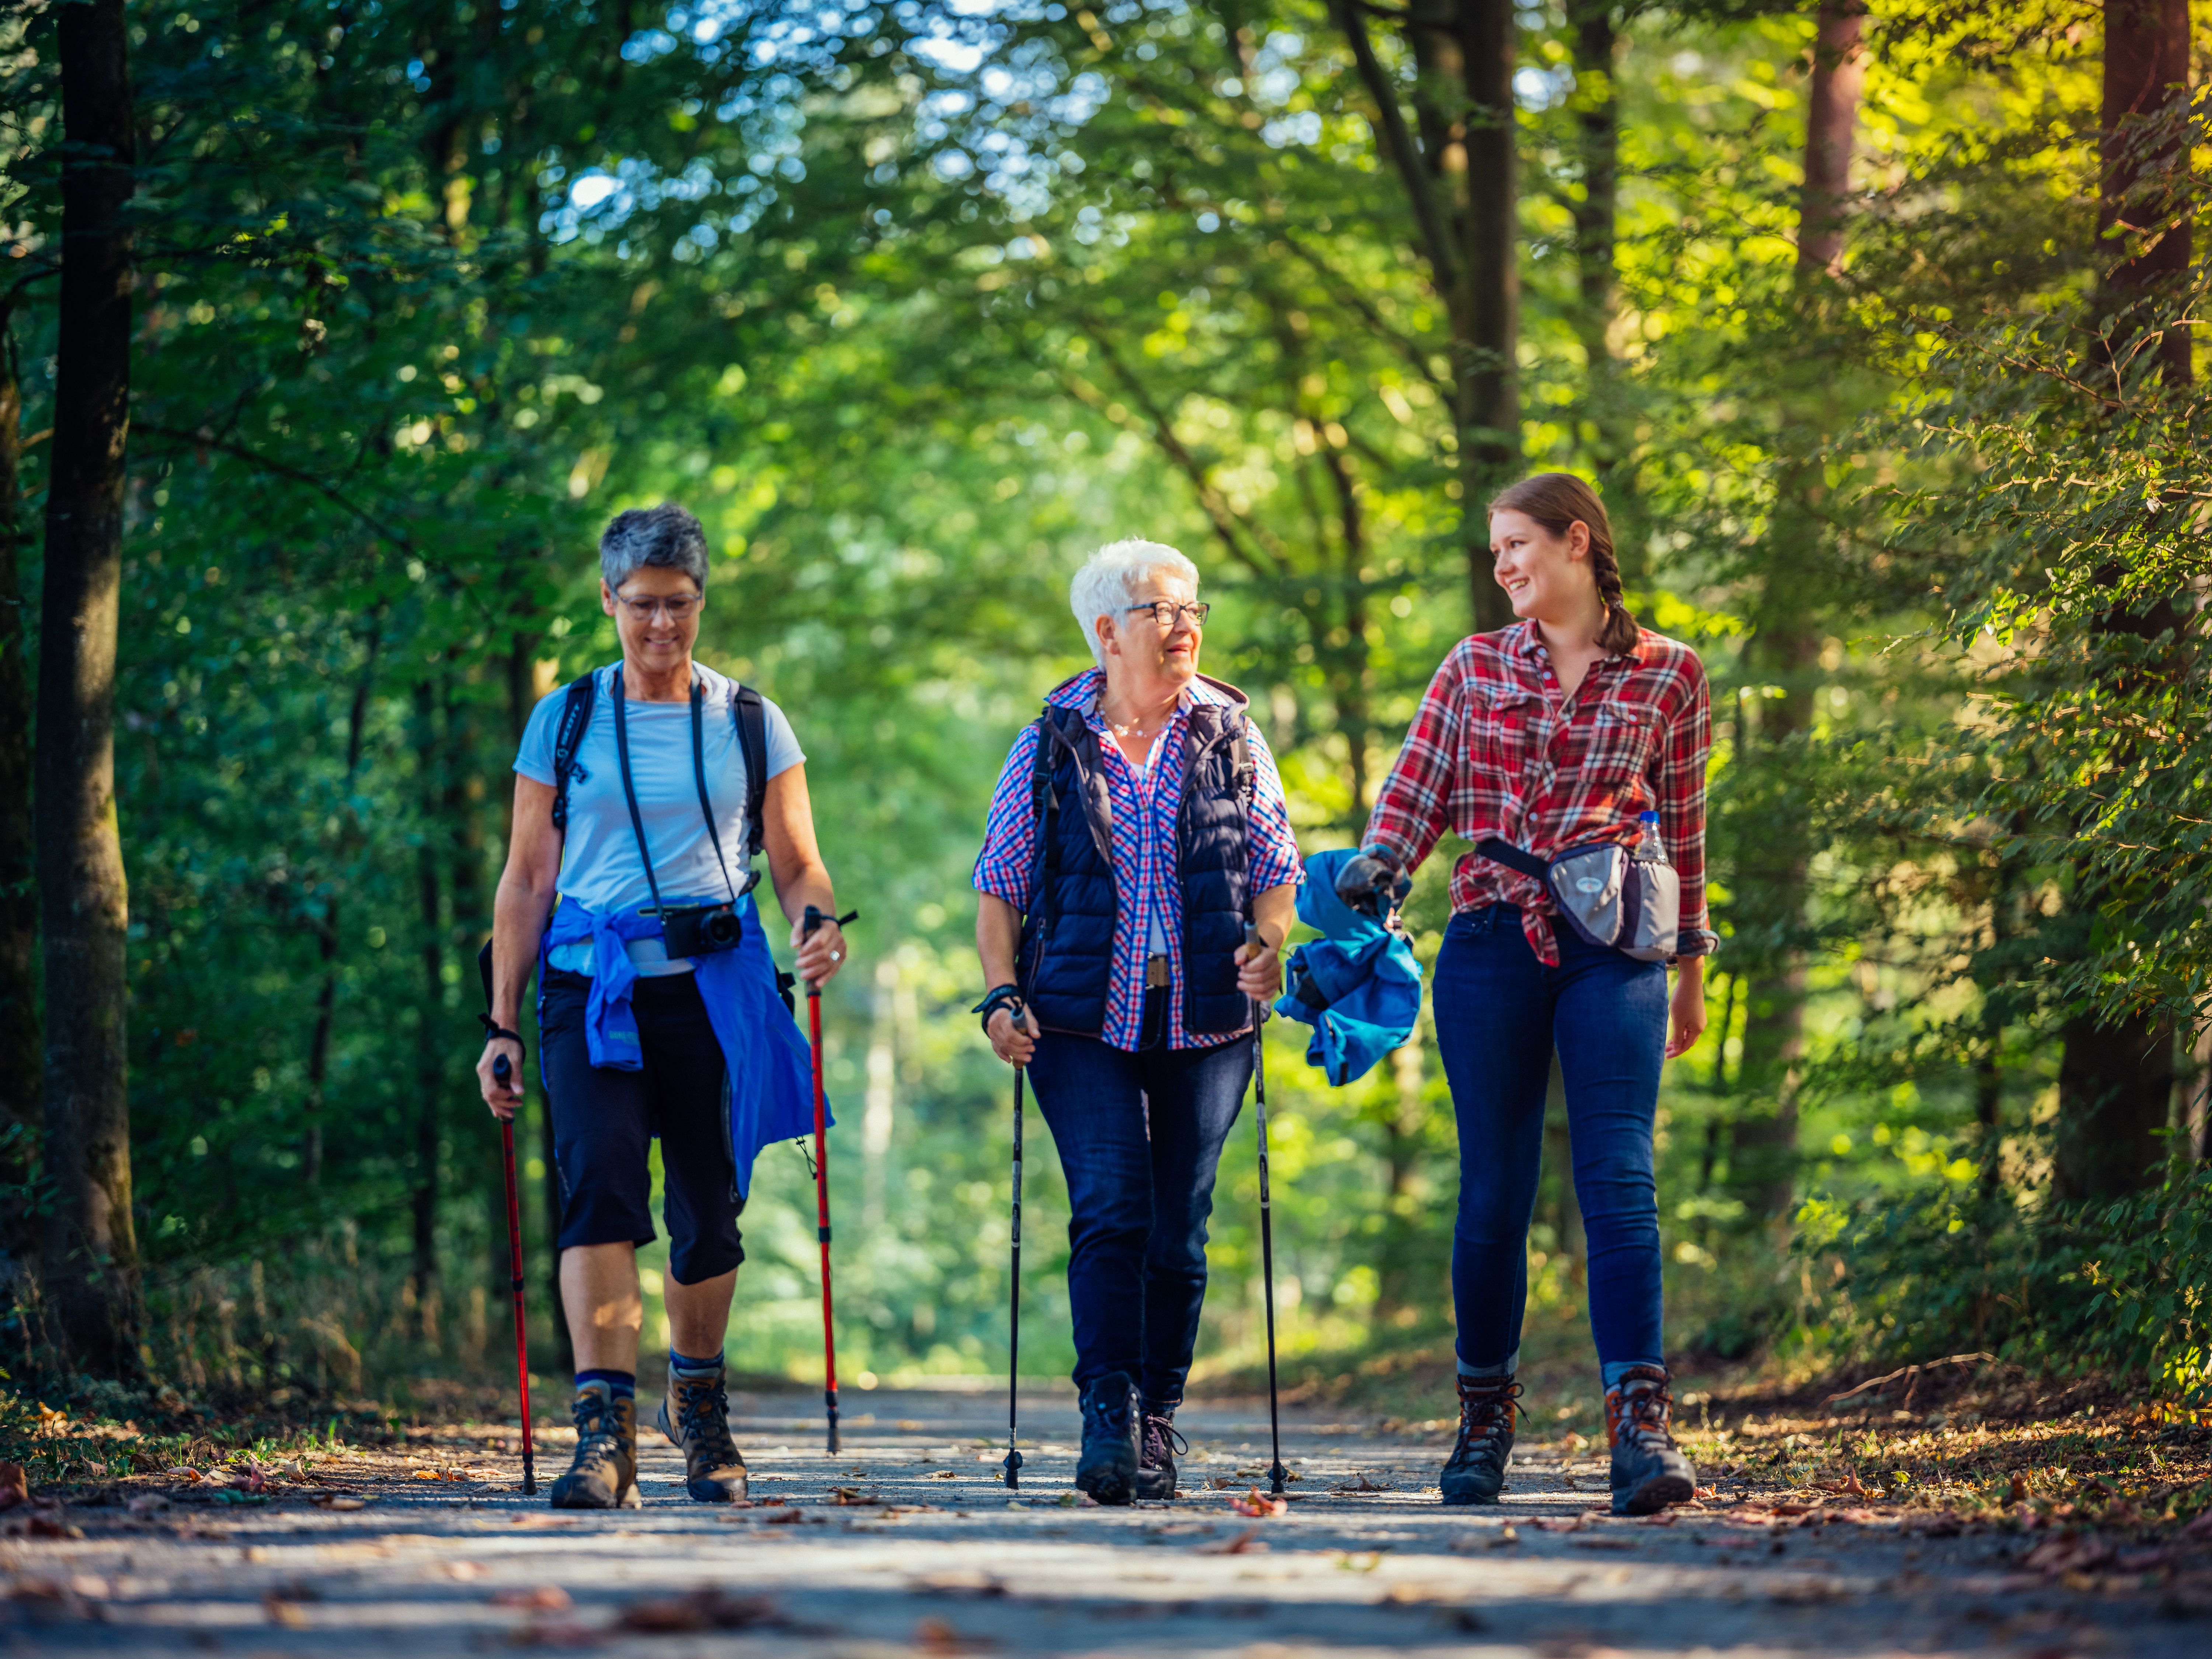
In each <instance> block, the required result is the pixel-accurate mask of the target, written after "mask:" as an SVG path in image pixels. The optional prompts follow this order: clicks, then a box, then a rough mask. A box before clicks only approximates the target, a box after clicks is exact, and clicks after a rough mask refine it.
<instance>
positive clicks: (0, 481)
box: [0, 309, 40, 1280]
mask: <svg viewBox="0 0 2212 1659" xmlns="http://www.w3.org/2000/svg"><path fill="white" fill-rule="evenodd" d="M12 321H13V319H12V318H11V317H10V316H9V313H8V312H6V311H5V310H4V309H0V800H4V801H10V802H19V801H20V802H27V801H28V800H29V799H31V683H30V678H29V673H28V671H27V667H26V665H25V662H24V651H25V647H26V643H27V632H26V630H25V629H24V627H23V587H22V579H21V570H20V562H19V559H18V550H19V547H20V545H21V535H22V531H21V525H22V503H23V490H22V465H21V461H22V441H23V398H22V388H21V383H20V382H19V381H18V380H17V379H16V376H15V334H14V331H13V327H12ZM38 949H39V890H38V884H37V882H36V881H35V880H34V879H33V871H32V850H31V818H30V815H29V814H28V813H27V812H24V811H7V812H0V1193H5V1194H16V1195H18V1196H12V1197H9V1199H7V1200H6V1201H4V1202H0V1280H4V1279H7V1278H9V1277H10V1276H12V1274H13V1273H14V1272H15V1271H17V1270H18V1269H17V1266H16V1264H19V1263H21V1262H24V1261H28V1260H29V1259H30V1257H31V1255H32V1254H33V1252H34V1251H35V1249H37V1246H38V1242H39V1238H38V1224H37V1221H36V1219H35V1216H36V1213H37V1212H36V1209H35V1206H33V1204H32V1203H31V1202H30V1188H31V1187H32V1184H33V1182H35V1181H36V1180H37V1179H38V1170H39V1139H40V1124H39V1117H40V1109H39V1070H40V1058H39V1004H38V961H37V957H38Z"/></svg>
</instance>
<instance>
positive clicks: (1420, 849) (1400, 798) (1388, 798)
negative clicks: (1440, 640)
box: [1360, 646, 1467, 873]
mask: <svg viewBox="0 0 2212 1659" xmlns="http://www.w3.org/2000/svg"><path fill="white" fill-rule="evenodd" d="M1466 685H1467V661H1466V647H1464V646H1462V647H1460V648H1459V649H1457V650H1455V651H1454V652H1453V653H1451V654H1450V655H1449V656H1448V657H1446V658H1445V659H1443V664H1442V665H1440V666H1439V667H1438V668H1437V671H1436V673H1435V675H1434V676H1433V677H1431V679H1430V681H1429V689H1428V690H1427V692H1426V693H1425V694H1424V695H1423V696H1422V698H1421V706H1420V708H1419V709H1417V710H1416V711H1415V712H1414V714H1413V726H1411V727H1410V728H1409V729H1408V730H1407V732H1406V742H1405V746H1404V747H1403V748H1401V749H1400V750H1399V751H1398V761H1397V763H1396V764H1395V766H1393V767H1392V768H1391V769H1390V775H1389V777H1387V778H1385V779H1383V787H1382V788H1381V789H1380V790H1379V791H1377V792H1376V796H1375V810H1374V811H1372V812H1370V814H1369V815H1368V818H1367V833H1366V834H1365V835H1364V836H1362V837H1361V842H1360V844H1361V845H1362V846H1365V847H1379V848H1383V850H1384V851H1386V852H1388V853H1389V854H1390V856H1391V857H1393V858H1394V859H1395V860H1397V861H1398V867H1399V868H1400V869H1401V870H1404V871H1406V872H1408V873H1411V872H1413V871H1414V870H1417V869H1419V867H1420V864H1421V860H1423V859H1425V858H1426V857H1428V855H1429V850H1430V849H1431V848H1433V847H1434V846H1435V845H1436V844H1437V837H1438V836H1441V835H1443V832H1444V828H1445V825H1446V823H1448V822H1449V811H1450V807H1451V794H1452V780H1453V777H1454V775H1455V770H1456V765H1457V763H1458V760H1459V757H1460V748H1461V744H1462V741H1463V739H1462V736H1461V733H1460V702H1461V699H1462V696H1463V694H1464V692H1465V690H1466Z"/></svg>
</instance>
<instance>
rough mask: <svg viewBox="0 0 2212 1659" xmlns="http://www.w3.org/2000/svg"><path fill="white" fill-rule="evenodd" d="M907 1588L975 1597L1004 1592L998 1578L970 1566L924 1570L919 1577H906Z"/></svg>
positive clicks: (938, 1593)
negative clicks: (936, 1570) (937, 1570)
mask: <svg viewBox="0 0 2212 1659" xmlns="http://www.w3.org/2000/svg"><path fill="white" fill-rule="evenodd" d="M907 1588H908V1589H913V1590H919V1591H921V1592H922V1593H924V1594H926V1595H962V1596H969V1597H973V1598H977V1599H981V1598H982V1597H984V1596H990V1595H1005V1594H1006V1586H1005V1585H1004V1584H1003V1583H1000V1582H999V1580H997V1579H996V1578H994V1577H992V1576H991V1575H990V1574H989V1573H987V1572H978V1571H975V1569H974V1568H972V1567H948V1568H946V1569H945V1571H942V1572H926V1573H923V1574H922V1575H921V1577H916V1578H910V1579H908V1581H907Z"/></svg>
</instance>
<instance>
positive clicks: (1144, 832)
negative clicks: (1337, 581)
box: [975, 668, 1305, 1051]
mask: <svg viewBox="0 0 2212 1659" xmlns="http://www.w3.org/2000/svg"><path fill="white" fill-rule="evenodd" d="M1105 689H1106V677H1105V675H1104V673H1103V672H1102V671H1099V670H1097V669H1095V668H1094V669H1092V670H1091V671H1090V672H1088V673H1086V674H1079V675H1077V676H1076V677H1075V678H1073V679H1072V680H1070V681H1068V682H1067V684H1065V685H1063V686H1060V688H1059V689H1058V690H1055V691H1054V692H1053V694H1052V695H1051V696H1049V697H1048V698H1046V699H1045V701H1046V702H1048V703H1050V704H1052V705H1053V706H1054V707H1055V708H1080V709H1082V710H1083V711H1084V714H1085V718H1086V719H1087V720H1089V722H1090V725H1091V730H1092V731H1093V732H1097V734H1098V752H1099V754H1100V755H1101V756H1102V757H1103V760H1104V763H1105V767H1106V790H1107V795H1108V798H1109V800H1110V801H1111V803H1112V805H1113V811H1114V897H1115V929H1114V970H1113V975H1112V977H1111V979H1110V980H1109V983H1108V986H1107V991H1106V1025H1105V1030H1103V1032H1102V1033H1101V1035H1102V1036H1103V1037H1104V1039H1105V1040H1106V1042H1108V1043H1109V1044H1110V1045H1111V1046H1112V1047H1114V1048H1121V1049H1127V1050H1131V1051H1133V1050H1134V1049H1135V1048H1136V1047H1137V1044H1138V1042H1139V1039H1140V1037H1141V1036H1142V1035H1143V1026H1144V1017H1145V959H1146V957H1147V956H1148V955H1149V954H1150V951H1149V950H1148V948H1147V945H1146V941H1147V939H1149V938H1150V937H1151V936H1152V929H1153V925H1154V923H1156V922H1157V923H1158V928H1159V931H1160V933H1162V934H1163V935H1164V938H1165V943H1166V947H1167V957H1168V973H1169V977H1170V981H1171V982H1172V983H1174V984H1176V985H1178V986H1179V985H1181V984H1182V882H1181V880H1180V879H1179V878H1178V872H1177V869H1176V815H1177V814H1178V812H1179V811H1181V809H1182V764H1181V762H1180V757H1181V756H1182V752H1183V740H1184V735H1185V732H1186V729H1187V728H1188V726H1189V724H1190V716H1189V713H1188V710H1189V708H1190V707H1191V705H1192V704H1193V703H1194V702H1225V701H1227V700H1226V699H1225V698H1224V697H1223V696H1221V695H1220V693H1218V692H1217V691H1215V690H1212V688H1211V687H1209V686H1207V685H1206V684H1204V683H1203V682H1201V681H1197V680H1194V681H1193V682H1192V683H1191V684H1190V685H1189V686H1188V688H1187V689H1186V690H1184V692H1183V695H1182V702H1181V703H1180V704H1178V705H1177V707H1176V712H1175V713H1174V714H1172V715H1171V716H1170V717H1169V720H1168V723H1167V726H1165V728H1164V729H1163V730H1162V732H1160V734H1159V736H1158V738H1157V739H1155V740H1154V742H1153V744H1152V754H1151V756H1150V757H1149V764H1147V765H1146V766H1145V767H1144V768H1143V769H1139V768H1138V767H1136V766H1133V765H1132V764H1131V763H1130V762H1129V760H1128V757H1127V756H1125V755H1123V754H1122V752H1121V747H1120V745H1119V744H1116V743H1115V741H1114V732H1113V728H1112V727H1111V726H1109V725H1108V724H1107V723H1106V720H1105V719H1104V717H1103V715H1101V714H1099V712H1098V699H1099V696H1100V695H1101V694H1102V693H1103V691H1104V690H1105ZM1245 729H1246V732H1247V733H1248V735H1249V742H1250V746H1251V751H1252V810H1251V814H1250V817H1249V823H1248V825H1247V829H1246V836H1247V840H1246V850H1247V854H1248V857H1249V861H1250V875H1249V880H1250V883H1251V890H1252V891H1253V892H1255V893H1263V892H1265V891H1267V889H1269V888H1270V887H1280V886H1282V885H1283V884H1285V882H1299V881H1304V879H1305V871H1304V867H1303V866H1302V865H1301V864H1300V862H1299V859H1298V842H1297V836H1296V834H1294V833H1293V832H1292V830H1291V815H1290V809H1289V808H1288V806H1286V805H1285V803H1284V800H1283V781H1282V778H1281V776H1280V775H1279V774H1278V773H1277V772H1276V770H1275V757H1274V756H1273V754H1271V753H1269V752H1268V749H1267V739H1266V738H1263V737H1261V735H1260V728H1259V726H1258V725H1257V724H1255V723H1254V722H1251V721H1247V722H1246V726H1245ZM1036 745H1037V729H1036V722H1035V721H1031V722H1030V724H1029V725H1027V726H1024V727H1023V728H1022V732H1021V736H1019V737H1018V738H1015V739H1014V747H1013V752H1012V754H1010V755H1008V756H1007V757H1006V769H1005V770H1004V771H1002V772H1000V774H999V787H998V788H997V789H995V790H994V791H993V792H992V795H991V815H990V817H989V819H988V820H987V822H986V823H985V825H984V828H983V850H982V852H981V854H979V855H978V856H977V858H976V860H975V890H976V891H977V892H979V893H988V894H989V895H991V896H992V897H994V898H999V899H1004V900H1005V901H1006V902H1007V903H1009V904H1011V905H1012V906H1013V907H1014V908H1016V909H1017V910H1022V911H1026V910H1027V909H1028V908H1029V904H1030V882H1031V879H1032V878H1033V877H1034V876H1035V874H1036V844H1037V828H1038V826H1037V822H1036V811H1035V804H1034V802H1033V801H1032V800H1031V799H1030V769H1031V768H1032V767H1033V766H1035V764H1036ZM1235 1036H1236V1034H1235V1033H1231V1035H1230V1036H1217V1035H1214V1034H1212V1033H1207V1034H1206V1035H1203V1036H1192V1035H1191V1034H1190V1033H1189V1032H1188V1031H1186V1030H1184V1029H1183V1024H1182V998H1181V997H1177V996H1170V998H1169V999H1168V1046H1169V1047H1170V1048H1208V1047H1211V1046H1212V1045H1213V1044H1215V1043H1219V1042H1231V1041H1233V1040H1234V1038H1235Z"/></svg>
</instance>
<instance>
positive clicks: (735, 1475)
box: [660, 1366, 745, 1504]
mask: <svg viewBox="0 0 2212 1659" xmlns="http://www.w3.org/2000/svg"><path fill="white" fill-rule="evenodd" d="M660 1431H661V1433H663V1434H665V1435H666V1436H667V1437H668V1443H669V1444H671V1446H674V1447H676V1448H677V1449H678V1450H680V1451H681V1452H682V1453H683V1454H684V1490H685V1491H686V1492H690V1494H691V1496H692V1497H694V1498H697V1499H698V1500H699V1501H700V1502H701V1503H702V1504H730V1503H734V1502H736V1501H737V1500H738V1498H743V1497H744V1495H745V1460H744V1458H743V1457H742V1456H740V1455H738V1443H737V1442H736V1441H734V1440H732V1439H731V1438H730V1396H729V1392H728V1390H727V1389H725V1388H724V1387H723V1383H722V1371H721V1368H720V1367H719V1366H717V1367H716V1368H715V1369H714V1371H713V1372H712V1373H711V1374H710V1375H708V1376H678V1374H677V1372H676V1370H674V1368H673V1367H671V1368H670V1370H669V1373H668V1392H667V1393H666V1394H665V1395H662V1396H661V1397H660Z"/></svg>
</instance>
